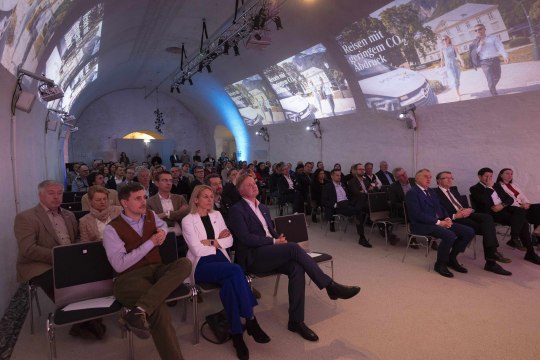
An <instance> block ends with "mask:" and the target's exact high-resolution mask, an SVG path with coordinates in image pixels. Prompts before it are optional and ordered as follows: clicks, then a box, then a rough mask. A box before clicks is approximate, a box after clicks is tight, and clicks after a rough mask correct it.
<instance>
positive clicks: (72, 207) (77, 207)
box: [60, 202, 82, 211]
mask: <svg viewBox="0 0 540 360" xmlns="http://www.w3.org/2000/svg"><path fill="white" fill-rule="evenodd" d="M60 206H61V207H62V209H66V210H69V211H82V204H81V203H80V202H70V203H62V204H60Z"/></svg>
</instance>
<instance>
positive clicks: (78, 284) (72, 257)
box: [47, 241, 122, 359]
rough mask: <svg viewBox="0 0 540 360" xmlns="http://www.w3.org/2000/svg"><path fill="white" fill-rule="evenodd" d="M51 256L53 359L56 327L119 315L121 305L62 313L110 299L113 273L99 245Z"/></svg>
mask: <svg viewBox="0 0 540 360" xmlns="http://www.w3.org/2000/svg"><path fill="white" fill-rule="evenodd" d="M52 253H53V279H54V303H55V305H56V309H55V311H54V312H52V313H50V314H49V317H48V319H47V338H48V341H49V355H50V358H51V359H52V358H56V342H55V331H56V328H57V327H63V326H68V325H73V324H78V323H81V322H85V321H88V320H93V319H100V318H103V317H106V316H111V315H115V314H119V313H120V311H121V310H122V305H121V304H120V303H119V302H118V301H116V300H114V301H113V302H112V304H111V305H110V306H108V307H97V308H96V307H91V308H80V309H76V310H69V311H65V310H64V309H65V308H66V306H68V305H70V304H73V303H77V302H80V301H83V300H91V299H98V298H102V297H108V296H112V295H113V276H114V271H113V269H112V267H111V265H110V264H109V260H108V259H107V255H106V253H105V249H104V248H103V244H102V242H101V241H96V242H86V243H77V244H70V245H63V246H57V247H55V248H53V250H52Z"/></svg>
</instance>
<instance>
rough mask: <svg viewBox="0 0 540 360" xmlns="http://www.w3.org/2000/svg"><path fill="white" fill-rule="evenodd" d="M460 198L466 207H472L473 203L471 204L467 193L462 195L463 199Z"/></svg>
mask: <svg viewBox="0 0 540 360" xmlns="http://www.w3.org/2000/svg"><path fill="white" fill-rule="evenodd" d="M460 200H461V202H462V203H463V204H465V205H466V206H465V207H468V208H470V207H471V205H470V204H469V198H468V197H467V195H461V199H460Z"/></svg>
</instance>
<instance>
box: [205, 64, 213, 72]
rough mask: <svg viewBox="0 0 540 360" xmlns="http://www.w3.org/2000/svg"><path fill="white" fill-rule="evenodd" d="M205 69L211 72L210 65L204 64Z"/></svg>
mask: <svg viewBox="0 0 540 360" xmlns="http://www.w3.org/2000/svg"><path fill="white" fill-rule="evenodd" d="M206 70H208V72H209V73H211V72H212V68H211V67H210V65H206Z"/></svg>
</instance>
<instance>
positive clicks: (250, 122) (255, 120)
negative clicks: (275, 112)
mask: <svg viewBox="0 0 540 360" xmlns="http://www.w3.org/2000/svg"><path fill="white" fill-rule="evenodd" d="M234 104H235V105H236V107H237V108H238V112H239V113H240V116H242V120H244V122H245V123H246V125H247V126H255V125H259V124H261V122H262V120H263V117H262V115H261V114H260V113H259V112H258V111H257V110H255V109H254V108H252V107H251V106H246V105H245V104H244V102H242V101H240V100H238V99H234Z"/></svg>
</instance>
